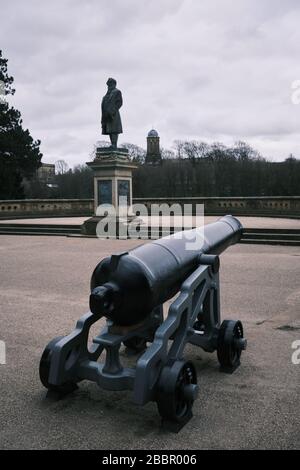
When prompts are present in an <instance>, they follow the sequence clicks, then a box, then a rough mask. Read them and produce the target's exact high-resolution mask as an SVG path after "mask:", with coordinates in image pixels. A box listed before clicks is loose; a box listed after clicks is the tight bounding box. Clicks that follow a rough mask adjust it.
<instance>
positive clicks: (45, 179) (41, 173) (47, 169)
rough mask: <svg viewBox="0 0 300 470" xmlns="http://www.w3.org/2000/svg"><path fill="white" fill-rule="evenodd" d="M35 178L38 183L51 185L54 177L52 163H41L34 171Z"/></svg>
mask: <svg viewBox="0 0 300 470" xmlns="http://www.w3.org/2000/svg"><path fill="white" fill-rule="evenodd" d="M36 177H37V180H38V181H39V182H40V183H44V184H51V183H53V181H54V177H55V165H54V164H53V163H42V164H41V166H40V167H39V168H38V169H37V171H36Z"/></svg>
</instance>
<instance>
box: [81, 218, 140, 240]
mask: <svg viewBox="0 0 300 470" xmlns="http://www.w3.org/2000/svg"><path fill="white" fill-rule="evenodd" d="M103 219H104V217H102V216H97V215H94V216H93V217H91V218H90V219H88V220H86V221H85V222H84V223H83V224H82V225H81V233H82V234H83V235H89V236H94V237H97V236H98V237H99V238H107V237H108V235H107V236H105V234H100V233H97V225H98V223H99V222H100V221H101V220H103ZM134 219H135V216H134V215H128V216H127V217H120V218H116V219H115V218H114V219H112V221H111V222H110V226H111V227H113V235H114V236H115V237H116V238H121V237H123V235H124V233H127V225H128V224H129V223H130V222H132V220H134ZM125 238H127V237H125Z"/></svg>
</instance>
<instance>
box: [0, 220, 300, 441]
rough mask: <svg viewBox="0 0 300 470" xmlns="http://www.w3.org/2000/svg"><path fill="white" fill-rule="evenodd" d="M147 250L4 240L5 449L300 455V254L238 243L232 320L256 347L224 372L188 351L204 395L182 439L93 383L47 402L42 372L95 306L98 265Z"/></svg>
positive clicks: (225, 264)
mask: <svg viewBox="0 0 300 470" xmlns="http://www.w3.org/2000/svg"><path fill="white" fill-rule="evenodd" d="M271 220H272V219H271ZM138 243H141V242H137V241H136V240H126V241H123V240H118V241H111V240H98V239H76V238H65V237H58V238H54V237H47V236H45V237H38V236H36V237H31V236H26V237H23V236H17V237H14V236H6V235H2V236H1V238H0V260H1V262H0V280H1V284H0V340H4V341H5V342H6V347H7V363H6V365H0V423H1V426H0V448H1V449H17V448H21V449H53V448H58V449H139V448H141V449H216V448H225V449H239V448H242V449H245V448H251V449H254V448H263V449H264V448H275V449H279V448H280V449H284V448H287V449H292V448H293V449H295V448H299V447H300V402H299V395H300V393H299V391H300V365H294V364H292V362H291V356H292V352H293V350H292V348H291V345H292V342H293V341H295V340H300V275H299V274H300V249H299V247H284V246H264V245H260V246H256V245H236V246H234V247H231V248H230V249H229V250H227V251H226V253H224V254H223V255H222V256H221V297H222V318H223V319H224V318H233V319H238V318H239V319H241V320H242V321H243V323H244V326H245V331H246V336H247V338H248V349H247V351H246V352H245V353H243V355H242V365H241V367H240V368H239V369H238V370H237V371H236V372H235V373H234V374H233V375H225V374H222V373H220V372H219V370H218V363H217V358H216V354H215V353H214V354H206V353H204V352H203V351H201V350H200V349H197V348H196V347H194V346H188V347H187V348H186V354H185V356H186V358H188V359H191V360H192V361H193V362H194V364H195V365H196V368H197V372H198V382H199V386H200V393H199V397H198V399H197V401H196V402H195V404H194V418H193V419H192V420H191V421H190V422H189V423H188V425H187V426H186V427H185V428H184V429H183V430H182V431H181V432H180V433H179V434H169V433H167V432H165V431H163V430H161V429H160V427H159V424H160V419H159V415H158V413H157V410H156V405H155V404H154V403H150V404H148V405H147V406H145V407H137V406H135V405H134V404H133V403H131V401H130V397H131V394H130V392H108V391H104V390H101V389H99V388H98V387H97V386H96V385H95V384H93V383H89V382H83V383H81V384H80V388H79V390H78V391H76V392H75V393H73V394H72V395H70V396H68V397H66V398H65V399H63V400H61V401H58V402H54V401H51V400H49V399H46V392H45V389H43V387H42V385H41V383H40V381H39V376H38V366H39V360H40V356H41V354H42V351H43V348H44V347H45V345H46V344H47V342H48V341H49V340H50V339H52V338H53V337H55V336H58V335H64V334H68V333H69V332H71V330H72V329H73V328H74V326H75V323H76V321H77V319H78V318H79V317H80V316H81V315H82V314H83V313H84V312H85V311H86V310H87V309H88V294H89V280H90V276H91V273H92V270H93V268H94V267H95V265H96V263H97V262H98V261H99V260H100V259H101V258H103V257H104V256H106V255H108V254H110V253H113V252H117V251H122V250H124V249H128V248H130V247H133V246H136V245H137V244H138ZM98 329H99V326H98V325H97V329H96V328H95V327H93V331H92V333H94V335H95V334H96V333H97V330H98ZM124 359H125V358H124Z"/></svg>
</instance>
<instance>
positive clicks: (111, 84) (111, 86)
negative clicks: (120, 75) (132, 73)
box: [106, 78, 117, 88]
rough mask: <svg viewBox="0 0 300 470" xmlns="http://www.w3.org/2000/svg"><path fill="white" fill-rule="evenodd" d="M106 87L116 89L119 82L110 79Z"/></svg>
mask: <svg viewBox="0 0 300 470" xmlns="http://www.w3.org/2000/svg"><path fill="white" fill-rule="evenodd" d="M106 85H107V86H108V88H115V87H116V86H117V80H115V79H114V78H109V79H108V80H107V82H106Z"/></svg>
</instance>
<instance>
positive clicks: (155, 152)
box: [145, 129, 162, 165]
mask: <svg viewBox="0 0 300 470" xmlns="http://www.w3.org/2000/svg"><path fill="white" fill-rule="evenodd" d="M145 163H146V164H147V165H161V163H162V158H161V153H160V148H159V135H158V132H157V131H156V130H155V129H151V131H149V132H148V136H147V154H146V159H145Z"/></svg>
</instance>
